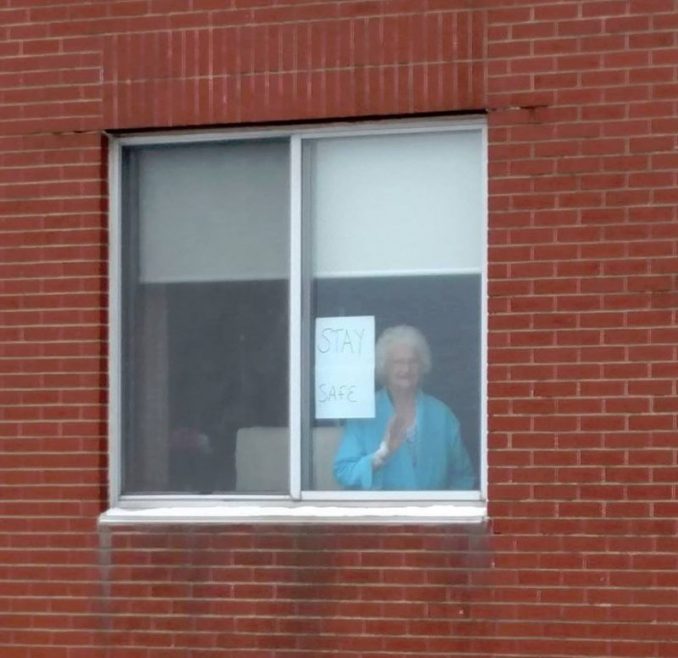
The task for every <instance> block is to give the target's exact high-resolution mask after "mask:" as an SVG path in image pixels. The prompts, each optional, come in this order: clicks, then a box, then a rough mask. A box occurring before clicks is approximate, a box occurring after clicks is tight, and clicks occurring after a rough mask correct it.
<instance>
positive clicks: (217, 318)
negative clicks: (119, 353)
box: [122, 140, 289, 493]
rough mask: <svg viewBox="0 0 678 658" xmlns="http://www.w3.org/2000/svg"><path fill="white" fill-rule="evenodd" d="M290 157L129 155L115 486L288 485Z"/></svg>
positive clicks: (191, 489)
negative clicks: (120, 460) (119, 467)
mask: <svg viewBox="0 0 678 658" xmlns="http://www.w3.org/2000/svg"><path fill="white" fill-rule="evenodd" d="M288 151H289V149H288V143H287V141H285V140H270V141H257V142H240V143H226V144H224V143H216V144H215V143H211V144H204V145H173V146H147V147H134V148H129V149H127V153H126V155H125V160H124V171H125V180H124V184H123V188H124V198H125V199H126V201H127V204H126V207H125V209H124V218H123V259H122V260H123V265H124V275H123V277H124V282H123V293H124V302H123V323H124V332H125V333H124V342H123V363H124V366H123V400H124V418H123V425H124V431H123V453H124V472H123V484H124V493H173V492H176V493H214V492H233V491H236V492H243V493H244V492H258V493H268V492H271V493H275V492H278V493H281V492H287V491H288V489H289V484H288V481H289V475H288V472H289V467H288V465H289V457H288V453H289V430H288V425H289V422H288V406H289V405H288V372H289V364H288V343H289V340H288V317H289V313H288V299H289V291H288V288H289V255H288V254H289V156H288Z"/></svg>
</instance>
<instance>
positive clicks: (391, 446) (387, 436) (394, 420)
mask: <svg viewBox="0 0 678 658" xmlns="http://www.w3.org/2000/svg"><path fill="white" fill-rule="evenodd" d="M406 435H407V419H406V418H405V417H404V416H402V415H400V414H398V413H396V414H394V415H393V416H391V418H390V419H389V421H388V425H387V426H386V432H384V440H383V443H384V445H385V446H386V450H387V451H388V454H389V455H391V454H393V453H394V452H395V451H396V450H397V449H398V448H400V446H401V445H402V443H403V441H404V440H405V436H406Z"/></svg>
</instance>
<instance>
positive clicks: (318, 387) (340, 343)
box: [315, 315, 374, 419]
mask: <svg viewBox="0 0 678 658" xmlns="http://www.w3.org/2000/svg"><path fill="white" fill-rule="evenodd" d="M315 417H316V418H320V419H322V418H373V417H374V316H372V315H365V316H351V317H336V318H316V321H315Z"/></svg>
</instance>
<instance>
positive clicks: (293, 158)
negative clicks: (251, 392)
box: [289, 136, 303, 500]
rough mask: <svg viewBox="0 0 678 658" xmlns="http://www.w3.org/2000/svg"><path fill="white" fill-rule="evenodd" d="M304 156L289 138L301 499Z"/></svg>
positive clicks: (292, 416) (294, 465) (294, 467)
mask: <svg viewBox="0 0 678 658" xmlns="http://www.w3.org/2000/svg"><path fill="white" fill-rule="evenodd" d="M301 181H302V157H301V139H300V138H299V137H298V136H292V137H291V138H290V270H289V271H290V286H289V291H290V292H289V294H290V298H289V309H290V324H289V330H290V363H289V376H290V379H289V384H290V389H289V401H290V408H289V425H290V445H289V459H290V464H289V466H290V495H291V497H292V498H293V499H294V500H299V499H300V498H301V431H302V427H301V417H302V390H303V388H302V385H303V365H302V330H303V319H302V277H303V268H302V230H303V218H302V207H301V205H302V204H301Z"/></svg>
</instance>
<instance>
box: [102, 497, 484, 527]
mask: <svg viewBox="0 0 678 658" xmlns="http://www.w3.org/2000/svg"><path fill="white" fill-rule="evenodd" d="M486 518H487V507H486V505H485V503H484V502H463V503H442V504H433V505H431V504H429V505H426V504H420V505H416V504H399V505H384V504H374V505H369V506H368V505H364V504H362V505H336V504H326V505H321V504H316V505H308V504H294V505H292V504H291V505H281V504H275V505H271V504H242V503H240V504H233V505H224V504H220V505H209V506H208V505H202V506H175V507H153V508H150V507H148V508H133V509H130V508H124V507H114V508H112V509H109V510H108V511H106V512H104V513H103V514H101V515H100V516H99V525H100V526H116V525H135V524H143V525H151V524H175V523H186V524H192V525H193V524H217V523H240V524H242V523H353V524H355V523H368V524H374V523H377V524H389V523H394V524H400V523H414V524H441V523H445V524H447V523H465V524H468V523H473V524H475V523H482V522H483V521H485V519H486Z"/></svg>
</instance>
